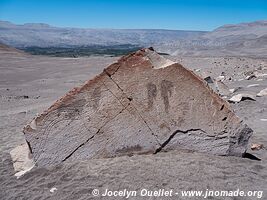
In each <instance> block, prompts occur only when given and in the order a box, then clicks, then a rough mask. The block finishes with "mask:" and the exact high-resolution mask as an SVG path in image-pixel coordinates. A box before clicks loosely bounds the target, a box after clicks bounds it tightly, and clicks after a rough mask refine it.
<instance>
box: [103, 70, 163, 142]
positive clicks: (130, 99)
mask: <svg viewBox="0 0 267 200" xmlns="http://www.w3.org/2000/svg"><path fill="white" fill-rule="evenodd" d="M104 72H105V73H106V74H107V76H108V77H109V78H110V80H111V81H112V82H113V83H114V84H115V85H116V86H117V87H118V88H119V90H121V92H122V93H123V94H124V95H125V96H126V98H127V99H128V100H129V101H132V100H133V98H132V97H128V95H127V94H126V93H125V92H124V90H123V89H122V88H121V87H120V86H119V84H118V83H117V82H116V81H114V79H113V78H112V77H111V75H110V74H109V73H108V72H107V71H106V70H104ZM113 74H114V73H113ZM103 84H104V83H103ZM104 85H105V84H104ZM105 86H106V85H105ZM106 88H107V89H108V90H109V88H108V87H107V86H106ZM109 91H110V90H109ZM110 92H111V91H110ZM111 93H112V94H113V95H114V97H115V98H116V99H118V98H117V97H116V95H115V94H114V93H113V92H111ZM118 100H119V99H118ZM119 102H120V100H119ZM120 103H121V102H120ZM121 104H122V103H121ZM122 105H123V104H122ZM132 106H133V108H134V109H135V110H136V112H137V114H138V115H139V117H140V118H141V120H142V121H143V122H144V123H145V125H146V126H147V128H148V129H149V130H150V131H151V134H152V135H153V136H154V137H155V139H156V141H157V143H158V144H159V145H161V143H160V142H159V140H158V137H157V136H156V135H155V133H154V132H153V130H152V129H151V128H150V126H149V125H148V123H147V122H146V120H145V119H144V118H143V116H142V115H141V114H140V113H139V112H138V110H137V108H136V107H135V106H134V104H133V103H132Z"/></svg>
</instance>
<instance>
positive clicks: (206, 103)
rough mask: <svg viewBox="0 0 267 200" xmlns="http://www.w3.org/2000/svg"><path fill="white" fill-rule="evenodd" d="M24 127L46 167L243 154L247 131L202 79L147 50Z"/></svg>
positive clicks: (36, 156) (126, 58)
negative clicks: (124, 158)
mask: <svg viewBox="0 0 267 200" xmlns="http://www.w3.org/2000/svg"><path fill="white" fill-rule="evenodd" d="M24 133H25V136H26V140H27V142H28V144H29V146H30V149H31V151H32V154H33V158H34V160H35V162H36V164H37V165H39V166H45V165H52V164H56V163H60V162H64V161H73V160H80V159H91V158H103V157H113V156H120V155H131V154H146V153H158V152H160V151H168V150H184V149H185V150H192V151H198V152H205V153H210V154H216V155H234V156H242V155H243V154H244V153H245V152H246V149H247V143H248V140H249V138H250V136H251V134H252V130H251V129H250V128H249V127H248V126H247V125H245V124H243V123H242V121H241V120H240V119H239V118H238V117H237V116H236V115H235V114H234V113H233V112H232V111H231V109H230V108H229V104H228V103H227V102H226V101H224V100H223V99H221V98H220V97H219V96H218V95H217V94H216V93H214V92H213V91H212V90H211V89H209V87H208V86H207V84H206V83H205V81H203V80H202V79H201V78H199V77H198V76H197V75H195V74H194V73H193V72H191V71H189V70H188V69H186V68H184V67H183V66H181V65H180V64H178V63H174V62H172V61H170V60H167V59H165V58H163V57H162V56H160V55H158V54H157V53H156V52H155V51H154V50H153V49H152V48H150V49H142V50H139V51H137V52H135V53H132V54H130V55H128V56H124V57H122V58H121V59H119V60H118V62H116V63H114V64H112V65H110V66H109V67H107V68H106V69H105V70H104V71H103V72H102V73H101V74H99V75H98V76H96V77H95V78H94V79H92V80H90V81H88V82H86V83H85V84H84V85H83V86H82V87H79V88H74V89H73V90H72V91H70V92H69V93H67V94H66V95H65V96H64V97H62V98H61V99H59V100H58V101H57V102H55V103H54V104H53V105H52V106H51V107H50V108H49V109H48V110H46V111H45V112H43V113H42V114H41V115H39V116H37V117H36V118H35V119H34V120H33V121H32V122H31V123H30V124H28V125H27V126H26V127H25V128H24Z"/></svg>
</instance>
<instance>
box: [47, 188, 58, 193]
mask: <svg viewBox="0 0 267 200" xmlns="http://www.w3.org/2000/svg"><path fill="white" fill-rule="evenodd" d="M49 191H50V192H51V193H54V192H55V191H57V188H55V187H53V188H51V189H50V190H49Z"/></svg>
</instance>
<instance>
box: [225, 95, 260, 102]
mask: <svg viewBox="0 0 267 200" xmlns="http://www.w3.org/2000/svg"><path fill="white" fill-rule="evenodd" d="M244 100H252V101H256V100H255V99H254V96H253V95H251V94H237V95H235V96H233V97H232V98H231V99H229V100H228V101H229V102H230V103H239V102H240V101H244Z"/></svg>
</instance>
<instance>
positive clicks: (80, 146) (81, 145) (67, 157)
mask: <svg viewBox="0 0 267 200" xmlns="http://www.w3.org/2000/svg"><path fill="white" fill-rule="evenodd" d="M129 105H130V103H129V104H128V105H127V106H125V107H124V108H123V109H122V110H121V111H120V112H119V113H118V114H116V115H115V116H114V117H113V118H112V119H110V120H108V121H107V122H106V123H105V124H104V125H103V126H101V127H100V128H99V129H98V130H97V132H96V133H95V134H94V135H93V136H91V137H90V138H88V139H87V140H86V141H85V142H83V143H82V144H80V145H79V146H78V147H76V148H75V149H74V150H73V151H72V152H71V153H70V154H69V155H68V156H66V157H65V158H64V159H63V160H62V162H64V161H66V160H67V159H69V158H70V157H71V156H72V155H73V154H74V153H75V152H76V151H77V150H78V149H80V148H82V147H83V146H84V145H85V144H87V143H88V142H89V141H90V140H91V139H93V138H94V137H95V136H96V135H97V134H98V133H99V132H100V131H101V129H102V128H103V127H104V126H106V124H107V123H109V122H110V121H111V120H113V119H115V118H116V117H117V116H119V115H120V114H121V113H122V112H123V111H124V110H126V109H127V107H128V106H129Z"/></svg>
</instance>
